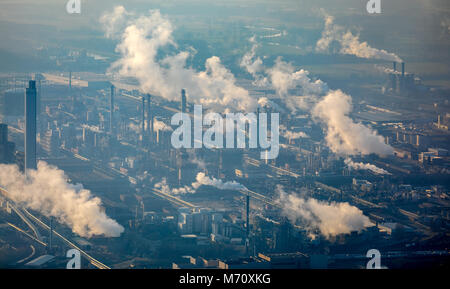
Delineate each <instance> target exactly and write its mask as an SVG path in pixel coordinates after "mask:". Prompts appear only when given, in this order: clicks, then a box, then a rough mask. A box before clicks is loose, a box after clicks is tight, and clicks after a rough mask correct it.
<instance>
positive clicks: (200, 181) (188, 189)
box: [155, 172, 247, 195]
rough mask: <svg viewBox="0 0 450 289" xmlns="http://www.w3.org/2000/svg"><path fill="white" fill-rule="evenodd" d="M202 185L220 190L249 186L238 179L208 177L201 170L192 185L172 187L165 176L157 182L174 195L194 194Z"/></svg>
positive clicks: (158, 186)
mask: <svg viewBox="0 0 450 289" xmlns="http://www.w3.org/2000/svg"><path fill="white" fill-rule="evenodd" d="M201 186H212V187H215V188H217V189H219V190H236V191H239V190H246V189H247V188H246V187H245V186H244V185H242V184H240V183H238V182H236V181H228V182H224V181H222V180H220V179H216V178H214V177H212V178H211V177H208V176H207V175H206V174H205V173H203V172H200V173H198V174H197V176H196V178H195V181H194V182H193V183H192V184H191V185H190V186H184V187H179V188H173V189H171V188H170V186H169V185H168V184H167V180H166V179H165V178H163V179H162V181H161V182H159V183H156V184H155V188H157V189H159V190H162V191H163V192H164V193H167V194H172V195H181V194H192V193H195V192H196V191H197V189H198V188H199V187H201Z"/></svg>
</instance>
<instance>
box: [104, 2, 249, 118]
mask: <svg viewBox="0 0 450 289" xmlns="http://www.w3.org/2000/svg"><path fill="white" fill-rule="evenodd" d="M100 22H101V23H102V24H103V25H104V26H105V34H106V36H107V37H110V38H112V39H119V43H118V45H117V47H116V51H117V52H119V53H120V55H121V58H120V59H119V60H117V61H116V62H114V63H113V64H112V65H111V67H110V68H109V72H112V73H116V74H117V75H119V76H121V77H134V78H136V79H137V80H138V81H139V84H140V89H141V90H142V91H143V92H144V93H151V94H152V95H160V96H162V97H163V98H165V99H167V100H172V101H175V100H179V92H180V91H181V89H182V88H185V89H186V90H187V91H188V92H189V94H190V101H192V102H194V103H196V104H202V105H204V106H205V107H208V108H211V109H214V110H215V111H217V112H221V111H229V110H246V111H254V110H255V109H256V106H257V99H254V98H252V97H251V96H250V95H249V93H248V91H247V90H246V89H244V88H242V87H240V86H237V85H236V80H235V77H234V75H233V74H232V73H231V72H230V71H229V70H228V69H227V68H225V67H224V66H223V65H222V63H221V60H220V58H219V57H217V56H212V57H210V58H208V59H207V60H206V62H205V70H204V71H195V70H194V69H193V68H191V67H187V66H186V61H187V60H188V59H189V58H190V57H192V56H193V54H192V53H191V52H189V51H181V52H178V53H176V54H172V55H166V56H165V57H162V58H161V57H160V56H159V53H160V51H161V50H162V49H165V48H168V47H171V48H175V49H176V48H177V44H176V42H175V40H174V39H173V37H172V32H173V26H172V23H171V22H170V21H169V19H168V18H167V17H166V16H164V15H162V14H161V13H160V11H159V10H150V11H149V14H148V15H145V16H140V17H136V16H135V15H134V14H133V13H128V12H127V11H126V10H125V8H123V7H122V6H119V7H116V8H115V9H114V11H112V12H109V13H105V14H103V16H102V17H101V18H100Z"/></svg>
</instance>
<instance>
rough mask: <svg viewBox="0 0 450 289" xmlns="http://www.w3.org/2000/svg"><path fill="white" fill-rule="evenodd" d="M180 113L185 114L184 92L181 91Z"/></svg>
mask: <svg viewBox="0 0 450 289" xmlns="http://www.w3.org/2000/svg"><path fill="white" fill-rule="evenodd" d="M181 112H186V90H185V89H184V88H183V89H182V90H181Z"/></svg>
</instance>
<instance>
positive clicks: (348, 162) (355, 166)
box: [344, 158, 391, 175]
mask: <svg viewBox="0 0 450 289" xmlns="http://www.w3.org/2000/svg"><path fill="white" fill-rule="evenodd" d="M344 162H345V164H346V165H347V166H348V167H349V168H352V169H355V170H369V171H371V172H373V173H375V174H377V175H390V174H391V173H389V172H388V171H386V170H384V169H382V168H379V167H377V166H376V165H372V164H367V163H362V162H358V163H356V162H354V161H352V159H350V158H346V159H345V161H344Z"/></svg>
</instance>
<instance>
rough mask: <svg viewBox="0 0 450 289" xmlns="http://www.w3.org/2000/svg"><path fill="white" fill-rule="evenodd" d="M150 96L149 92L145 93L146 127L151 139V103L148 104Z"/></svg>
mask: <svg viewBox="0 0 450 289" xmlns="http://www.w3.org/2000/svg"><path fill="white" fill-rule="evenodd" d="M151 98H152V96H151V95H150V93H148V94H147V129H148V130H149V131H150V133H149V136H150V139H151V140H153V116H152V112H151V109H152V108H151V104H150V100H151Z"/></svg>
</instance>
